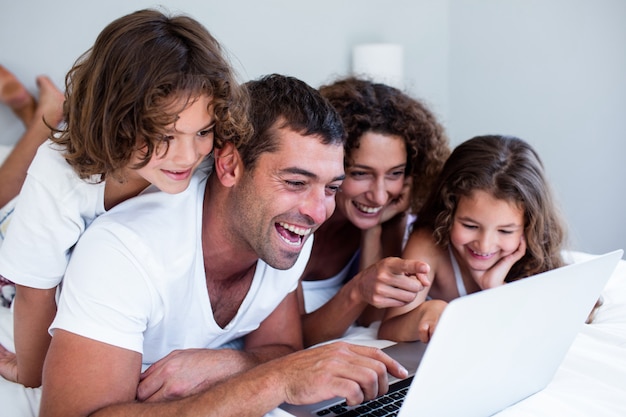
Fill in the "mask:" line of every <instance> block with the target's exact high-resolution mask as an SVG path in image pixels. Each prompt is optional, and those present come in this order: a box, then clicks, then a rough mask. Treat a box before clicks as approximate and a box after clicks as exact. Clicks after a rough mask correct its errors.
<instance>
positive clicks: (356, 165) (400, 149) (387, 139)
mask: <svg viewBox="0 0 626 417" xmlns="http://www.w3.org/2000/svg"><path fill="white" fill-rule="evenodd" d="M406 159H407V150H406V145H405V143H404V139H402V138H401V137H400V136H397V135H388V134H383V133H374V132H366V133H365V134H363V136H361V139H360V141H359V147H358V148H355V149H354V150H352V156H351V160H350V161H348V166H346V179H345V180H344V182H343V184H342V185H341V192H340V193H338V194H337V197H336V202H337V210H340V211H341V212H342V213H343V214H344V215H345V216H346V217H347V218H348V220H350V222H351V223H352V224H354V225H355V226H356V227H358V228H359V229H370V228H372V227H374V226H376V225H378V224H380V223H381V217H382V213H383V209H384V208H385V207H386V206H388V205H389V204H390V202H391V201H392V200H393V199H394V198H397V197H398V196H399V195H400V192H401V191H402V186H403V184H404V171H405V168H406Z"/></svg>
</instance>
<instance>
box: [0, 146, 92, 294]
mask: <svg viewBox="0 0 626 417" xmlns="http://www.w3.org/2000/svg"><path fill="white" fill-rule="evenodd" d="M93 180H95V178H94V179H92V181H91V182H89V181H84V180H81V179H80V178H79V177H78V175H76V173H75V172H74V170H73V169H72V167H71V166H70V165H69V164H68V163H67V162H66V161H65V159H63V156H62V154H61V152H59V151H58V150H56V149H53V145H52V142H50V141H47V142H45V143H44V144H43V145H41V146H40V147H39V150H38V151H37V155H36V156H35V158H34V159H33V162H32V164H31V166H30V168H29V169H28V175H27V177H26V181H25V182H24V185H23V187H22V190H21V192H20V195H19V196H18V198H17V204H16V207H15V211H14V212H13V214H12V216H11V221H10V224H9V226H8V230H7V235H6V237H5V240H4V243H3V244H2V247H1V248H0V275H3V276H4V277H6V278H7V279H9V280H11V281H13V282H16V283H18V284H22V285H26V286H29V287H33V288H42V289H47V288H54V287H56V286H57V285H58V284H59V283H60V282H61V279H62V278H63V274H64V273H65V268H66V266H67V261H68V259H69V254H70V250H71V248H72V247H73V246H74V244H75V243H76V241H77V240H78V238H79V236H80V235H81V234H82V233H83V231H84V230H85V228H86V227H87V226H89V224H90V223H91V222H92V221H93V219H94V218H95V217H97V216H99V215H100V214H102V213H104V183H94V182H95V181H93ZM25 249H27V250H25Z"/></svg>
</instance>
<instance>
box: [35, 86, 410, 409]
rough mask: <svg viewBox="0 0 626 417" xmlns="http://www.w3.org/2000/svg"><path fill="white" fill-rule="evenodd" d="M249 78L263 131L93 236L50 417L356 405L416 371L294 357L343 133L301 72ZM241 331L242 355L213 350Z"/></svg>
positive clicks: (65, 296)
mask: <svg viewBox="0 0 626 417" xmlns="http://www.w3.org/2000/svg"><path fill="white" fill-rule="evenodd" d="M248 89H249V92H250V96H251V101H252V103H253V104H252V106H251V107H252V110H251V119H252V124H253V127H254V132H255V133H254V135H253V137H252V138H251V139H250V141H242V143H239V144H237V145H235V144H234V143H231V142H228V143H225V144H223V146H222V147H221V148H220V149H216V151H215V165H214V170H213V173H212V174H211V175H210V176H209V178H208V179H207V178H201V177H200V176H196V178H194V181H192V183H191V185H190V186H189V188H188V190H187V191H185V192H183V193H181V194H178V195H174V196H172V195H168V196H167V198H163V196H162V195H161V193H154V194H149V195H145V196H141V197H139V198H136V199H135V200H134V201H133V200H129V201H127V202H125V203H123V204H121V205H120V206H118V207H119V208H117V207H116V209H114V210H111V212H109V213H108V214H106V215H103V216H101V217H100V218H99V219H98V220H97V221H95V222H94V223H93V224H92V225H91V226H90V228H89V229H88V230H87V232H85V234H84V235H83V237H82V238H81V240H80V242H79V243H78V245H77V246H76V249H75V250H74V252H73V255H72V259H71V261H70V264H69V266H68V269H67V272H66V274H65V281H64V287H63V291H62V295H61V301H60V304H59V312H58V314H57V317H56V319H55V321H54V323H53V324H52V326H51V331H52V332H53V338H52V343H51V346H50V350H49V351H48V356H47V359H46V364H45V369H44V383H43V396H42V400H41V411H40V413H41V414H40V415H41V416H42V417H46V416H79V415H89V414H92V413H94V412H96V411H97V410H99V411H98V413H97V415H133V416H137V415H142V412H145V413H146V414H149V415H150V416H157V415H160V414H159V413H163V415H206V414H207V413H208V412H209V411H210V412H211V413H213V414H215V415H236V416H242V415H262V414H264V413H265V412H267V411H269V410H271V409H272V408H274V407H276V406H277V405H279V404H280V403H281V402H283V401H289V402H294V403H304V402H314V401H318V400H321V399H324V398H330V397H333V396H336V395H341V396H345V397H347V398H348V400H349V401H351V402H353V403H356V402H360V401H362V400H364V399H366V398H372V397H373V396H375V395H377V394H379V393H381V392H384V391H385V390H386V389H387V379H386V378H387V374H386V373H387V371H389V372H390V373H392V374H394V375H395V376H400V377H402V376H404V375H405V371H404V370H403V369H402V368H401V367H400V365H399V364H397V363H396V362H395V361H392V360H391V359H390V358H389V357H387V356H386V355H384V354H383V353H382V352H380V351H378V350H375V349H371V348H365V347H356V346H350V345H345V344H337V345H332V346H326V347H322V348H319V349H318V350H310V351H303V352H298V353H295V354H292V355H288V356H284V355H285V354H288V353H290V352H293V351H295V350H298V349H301V347H302V339H301V329H300V324H299V323H300V321H299V313H298V305H297V300H296V296H295V291H294V290H295V288H296V286H297V281H298V278H299V277H300V275H301V273H302V270H303V268H304V266H305V265H306V262H307V261H308V257H309V253H310V247H311V242H312V240H311V239H309V237H310V235H311V233H312V232H313V231H315V230H316V229H317V228H318V227H319V226H320V224H321V223H322V222H324V221H325V220H326V219H327V218H328V217H329V216H330V215H331V213H332V211H333V210H334V204H335V203H334V201H335V194H336V192H337V191H338V189H339V186H340V185H341V182H342V180H343V178H344V170H343V140H342V139H343V129H342V127H341V122H340V120H339V118H338V116H337V114H336V113H335V112H334V110H333V109H332V107H331V106H330V104H329V103H328V102H327V101H326V100H325V99H323V98H322V97H321V96H320V95H319V93H317V91H315V90H314V89H312V88H311V87H309V86H307V85H306V84H304V83H303V82H301V81H298V80H296V79H294V78H290V77H283V76H278V75H273V76H268V77H265V78H263V79H261V80H259V81H256V82H251V83H249V84H248ZM301 252H302V254H301ZM237 340H241V341H242V342H243V349H242V350H235V349H216V348H219V347H223V345H224V344H226V343H231V342H233V341H237ZM275 358H279V359H276V360H274V361H270V360H271V359H275ZM142 362H143V364H144V365H151V366H150V367H149V368H148V369H147V370H146V371H145V372H144V373H142V372H141V371H142ZM259 364H263V365H261V366H258V367H256V368H255V366H257V365H259ZM242 373H243V374H242ZM233 375H235V376H234V377H233ZM225 381H226V382H225ZM179 397H182V398H181V399H178V400H172V399H174V398H179ZM164 399H167V400H169V401H158V400H164ZM136 400H139V401H136ZM219 401H225V403H226V405H225V406H224V408H223V409H222V408H220V407H222V405H220V403H219ZM109 406H111V407H109Z"/></svg>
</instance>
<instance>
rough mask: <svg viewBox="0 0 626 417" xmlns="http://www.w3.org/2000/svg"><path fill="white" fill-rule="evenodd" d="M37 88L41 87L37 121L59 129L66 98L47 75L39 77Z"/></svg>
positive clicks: (36, 114)
mask: <svg viewBox="0 0 626 417" xmlns="http://www.w3.org/2000/svg"><path fill="white" fill-rule="evenodd" d="M37 87H39V102H38V103H37V108H36V110H35V118H36V121H37V122H39V121H41V120H44V121H45V122H46V123H47V124H48V125H50V126H52V127H57V126H58V124H59V123H61V120H63V102H64V101H65V96H64V94H63V92H62V91H61V90H59V89H58V88H57V86H56V85H54V83H53V82H52V80H51V79H50V78H48V77H46V76H45V75H40V76H39V77H37Z"/></svg>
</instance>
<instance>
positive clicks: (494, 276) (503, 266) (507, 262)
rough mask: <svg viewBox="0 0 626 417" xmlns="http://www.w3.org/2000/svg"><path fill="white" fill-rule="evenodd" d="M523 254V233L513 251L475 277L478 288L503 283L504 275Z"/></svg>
mask: <svg viewBox="0 0 626 417" xmlns="http://www.w3.org/2000/svg"><path fill="white" fill-rule="evenodd" d="M524 254H526V239H525V238H524V235H522V237H521V239H520V244H519V246H518V247H517V249H516V250H515V252H513V253H511V254H510V255H507V256H505V257H503V258H502V259H500V260H499V261H498V262H496V264H495V265H494V266H492V267H491V268H490V269H489V270H488V271H485V273H484V274H482V275H481V276H480V277H477V278H475V280H476V283H477V284H478V285H479V286H480V289H481V290H486V289H488V288H494V287H498V286H500V285H503V284H504V279H505V278H506V275H507V274H508V273H509V271H510V270H511V268H512V267H513V265H514V264H515V262H517V261H519V260H520V259H522V257H523V256H524Z"/></svg>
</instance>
